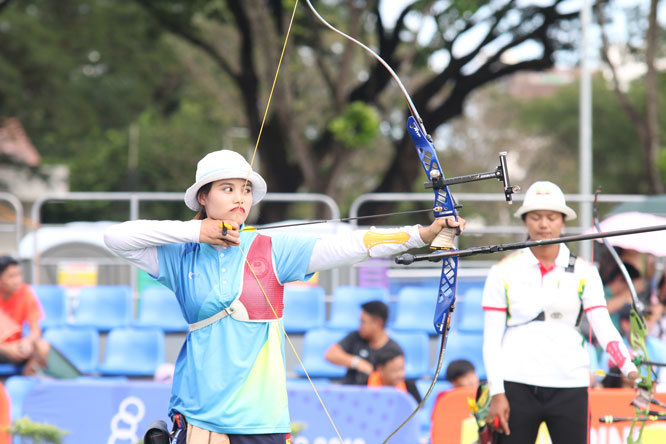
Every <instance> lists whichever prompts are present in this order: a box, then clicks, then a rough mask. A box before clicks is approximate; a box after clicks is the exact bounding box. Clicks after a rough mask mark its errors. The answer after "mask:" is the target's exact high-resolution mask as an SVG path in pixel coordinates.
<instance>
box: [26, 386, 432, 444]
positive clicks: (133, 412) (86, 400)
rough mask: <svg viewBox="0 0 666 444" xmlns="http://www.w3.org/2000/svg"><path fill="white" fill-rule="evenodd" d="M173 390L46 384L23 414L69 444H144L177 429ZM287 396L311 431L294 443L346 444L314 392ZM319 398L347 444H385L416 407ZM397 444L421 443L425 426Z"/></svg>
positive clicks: (386, 391) (355, 394) (396, 397)
mask: <svg viewBox="0 0 666 444" xmlns="http://www.w3.org/2000/svg"><path fill="white" fill-rule="evenodd" d="M170 391H171V386H170V385H169V384H162V383H155V382H133V381H123V380H105V379H91V378H81V379H78V380H41V379H39V380H36V381H35V384H34V385H32V387H31V388H30V389H29V390H28V392H27V394H26V395H25V397H24V399H23V403H22V412H21V413H22V416H27V417H29V418H30V419H31V420H33V421H37V422H44V423H48V424H53V425H55V426H57V427H59V428H61V429H63V430H67V431H68V432H69V435H67V437H66V438H65V441H64V444H90V443H99V444H104V443H106V444H136V443H137V442H138V441H139V440H140V439H141V438H142V437H143V434H144V433H145V430H146V428H147V427H148V426H149V425H150V424H151V423H152V422H153V421H155V420H157V419H164V420H165V421H167V424H169V427H171V425H170V423H169V421H168V418H167V416H166V415H167V409H168V405H169V396H170ZM287 391H288V395H289V408H290V413H291V420H292V423H298V424H299V425H300V426H301V427H302V428H303V430H302V432H301V433H299V434H298V435H297V436H295V437H292V440H291V442H292V444H339V440H338V439H337V435H336V433H335V430H334V429H333V426H332V425H331V423H330V422H329V420H328V418H327V415H326V413H325V412H324V410H323V408H322V406H321V404H320V403H319V401H318V400H317V397H316V395H315V393H314V391H313V390H312V388H311V387H310V386H309V385H305V384H300V383H299V384H297V385H290V384H288V386H287ZM319 393H320V395H321V397H322V399H323V401H324V403H325V405H326V408H327V409H328V411H329V413H330V414H331V417H332V418H333V421H334V422H335V425H336V426H337V427H338V429H339V431H340V434H341V435H342V438H343V440H344V442H343V444H376V443H377V442H381V441H383V440H384V438H386V436H387V435H388V434H389V433H390V432H391V431H393V429H395V428H396V427H397V426H398V425H399V424H400V423H401V422H402V421H403V420H404V419H405V418H407V416H408V415H409V414H410V413H411V412H412V410H413V409H414V408H415V407H416V402H415V401H414V399H413V398H412V397H411V396H410V395H408V394H405V393H402V392H399V391H397V390H395V389H392V388H378V389H368V388H366V387H359V386H339V385H330V386H324V387H321V388H320V389H319ZM391 442H392V443H393V444H400V443H402V444H414V443H417V442H419V424H418V419H415V420H413V421H411V422H410V423H409V424H408V425H407V426H405V427H404V428H403V430H401V431H400V432H399V433H398V435H396V436H395V437H394V439H392V440H391Z"/></svg>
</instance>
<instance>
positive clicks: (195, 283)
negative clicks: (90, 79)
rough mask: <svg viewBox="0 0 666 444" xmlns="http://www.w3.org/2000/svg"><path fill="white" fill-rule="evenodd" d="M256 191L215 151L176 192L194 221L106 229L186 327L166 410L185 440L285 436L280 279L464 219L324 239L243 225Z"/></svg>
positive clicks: (395, 248) (228, 154) (248, 172)
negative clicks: (174, 304) (172, 297)
mask: <svg viewBox="0 0 666 444" xmlns="http://www.w3.org/2000/svg"><path fill="white" fill-rule="evenodd" d="M265 193H266V183H265V182H264V179H263V178H262V177H261V176H260V175H259V174H258V173H256V172H254V171H252V169H251V166H250V165H249V164H248V163H247V161H246V160H245V159H244V158H243V157H242V156H241V155H239V154H237V153H235V152H233V151H228V150H221V151H215V152H212V153H209V154H208V155H206V156H205V157H204V158H203V159H202V160H201V161H199V163H198V166H197V172H196V180H195V183H194V184H193V185H192V186H191V187H190V188H189V189H188V190H187V192H186V193H185V203H186V204H187V206H188V207H189V208H190V209H192V210H194V211H198V212H199V213H198V214H197V216H196V217H195V219H194V220H191V221H185V222H182V221H148V220H138V221H131V222H125V223H122V224H119V225H116V226H113V227H111V228H110V229H109V230H108V231H107V232H106V235H105V242H106V244H107V245H108V247H109V248H110V249H111V250H112V251H114V252H115V253H116V254H118V255H120V256H121V257H123V258H125V259H126V260H128V261H129V262H131V263H133V264H135V265H136V266H137V267H139V268H140V269H142V270H145V271H146V272H147V273H149V274H150V275H151V276H152V277H154V278H155V279H157V280H158V281H159V282H161V283H162V284H164V285H165V286H167V287H168V288H170V289H171V290H173V291H174V293H175V294H176V297H177V298H178V301H179V303H180V306H181V309H182V312H183V315H184V316H185V319H186V320H187V322H189V323H190V333H189V334H188V335H187V339H186V341H185V344H184V345H183V347H182V349H181V351H180V354H179V356H178V360H177V362H176V369H175V375H174V380H173V387H172V395H171V400H170V406H169V413H170V415H171V416H172V418H175V421H174V422H175V423H176V424H177V425H178V424H181V425H182V430H186V431H187V433H186V436H187V443H188V444H192V443H194V444H198V443H208V442H209V440H210V442H221V443H224V442H229V443H231V444H236V443H237V444H255V443H256V444H274V443H279V444H285V442H287V439H288V432H289V430H290V421H289V412H288V409H287V391H286V385H285V383H286V371H285V362H284V345H283V344H284V341H283V337H282V330H281V328H280V326H279V320H280V319H281V317H282V307H283V304H282V292H283V287H282V286H283V284H284V283H286V282H291V281H296V280H307V279H309V278H310V276H311V275H312V274H313V273H315V272H317V271H321V270H326V269H330V268H334V267H338V266H341V265H350V264H353V263H357V262H361V261H363V260H366V259H368V258H369V257H378V256H390V255H394V254H398V253H401V252H404V251H406V250H408V249H411V248H418V247H422V246H425V245H427V244H429V243H430V242H431V241H432V240H433V239H434V237H435V236H436V235H437V234H438V233H439V232H440V231H441V230H442V229H443V228H444V227H445V226H450V227H454V228H459V229H463V228H464V225H465V222H464V220H462V219H459V220H458V221H454V220H451V219H448V220H446V219H437V220H435V221H434V222H433V223H432V224H431V225H430V226H428V227H421V226H406V227H402V228H399V229H394V230H374V229H373V230H370V231H356V232H353V233H351V234H344V235H337V236H331V237H326V238H322V239H316V238H312V237H303V236H289V235H274V236H270V237H269V236H264V235H261V234H259V233H257V232H256V231H243V227H244V223H245V220H246V219H247V217H248V214H249V212H250V209H251V207H252V206H253V205H256V204H257V203H259V202H260V201H261V199H262V198H263V197H264V195H265ZM179 436H181V437H182V438H179V440H176V442H179V443H180V442H184V436H185V434H184V433H182V432H180V434H179Z"/></svg>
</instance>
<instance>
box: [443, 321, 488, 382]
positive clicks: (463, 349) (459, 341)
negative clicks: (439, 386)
mask: <svg viewBox="0 0 666 444" xmlns="http://www.w3.org/2000/svg"><path fill="white" fill-rule="evenodd" d="M456 359H467V360H468V361H470V362H471V363H472V364H474V369H475V370H476V374H477V375H478V376H479V379H481V380H484V379H485V378H486V369H485V366H484V365H483V333H467V332H462V331H456V332H454V333H452V334H450V335H449V337H448V340H447V342H446V351H445V352H444V362H443V363H442V371H441V372H440V373H439V377H438V379H444V377H445V376H446V368H447V367H448V365H449V364H450V363H451V361H455V360H456ZM435 365H436V364H435ZM433 372H434V368H433Z"/></svg>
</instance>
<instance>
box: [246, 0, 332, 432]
mask: <svg viewBox="0 0 666 444" xmlns="http://www.w3.org/2000/svg"><path fill="white" fill-rule="evenodd" d="M297 8H298V0H296V3H295V4H294V10H293V11H292V13H291V19H290V20H289V27H288V28H287V34H286V36H285V39H284V44H283V45H282V52H281V53H280V60H279V61H278V66H277V69H276V71H275V77H274V78H273V85H272V86H271V91H270V93H269V95H268V103H266V109H265V110H264V116H263V118H262V120H261V126H260V127H259V134H258V135H257V142H256V143H255V145H254V151H253V152H252V158H251V159H250V170H249V171H248V173H247V177H246V178H245V184H244V186H243V192H244V190H245V189H246V188H247V184H248V182H249V181H250V174H251V172H252V166H253V165H254V160H255V158H256V155H257V150H258V148H259V141H260V140H261V135H262V133H263V131H264V125H265V123H266V117H267V116H268V109H269V108H270V106H271V100H272V98H273V92H274V91H275V85H276V84H277V79H278V75H279V73H280V67H281V66H282V59H283V58H284V53H285V51H286V49H287V42H288V41H289V35H290V34H291V28H292V25H293V23H294V17H295V16H296V10H297ZM240 250H241V253H242V254H243V258H244V259H245V263H246V264H247V267H248V269H249V270H250V272H251V273H252V276H254V279H255V280H256V281H257V285H259V288H260V289H261V292H262V293H263V295H264V297H265V298H266V302H268V305H269V306H270V307H271V311H273V315H274V316H275V320H276V321H278V324H279V325H280V328H281V330H282V333H283V334H284V336H285V338H287V342H289V346H290V347H291V349H292V351H293V352H294V355H296V359H297V360H298V363H299V364H300V366H301V368H302V369H303V372H304V373H305V376H306V377H307V378H308V381H309V382H310V385H311V386H312V389H313V390H314V392H315V395H317V399H318V400H319V403H320V404H321V406H322V408H323V409H324V412H326V416H327V417H328V420H329V421H330V423H331V425H332V426H333V429H334V430H335V434H336V435H337V436H338V439H339V440H340V442H341V443H342V442H344V440H343V439H342V436H341V435H340V432H339V431H338V428H337V427H336V425H335V422H334V421H333V418H332V417H331V414H330V413H329V412H328V409H327V408H326V405H325V404H324V401H323V400H322V399H321V396H320V395H319V391H318V390H317V387H315V385H314V382H313V381H312V378H310V374H309V373H308V371H307V370H306V369H305V366H304V365H303V361H302V360H301V357H300V356H299V354H298V352H296V347H294V344H293V342H291V338H290V337H289V335H288V334H287V331H286V330H285V329H284V325H283V324H282V323H281V322H279V320H280V318H279V316H278V314H277V311H276V310H275V308H274V307H273V304H272V303H271V301H270V299H269V298H268V295H267V294H266V292H265V291H264V287H263V286H262V285H261V282H260V281H259V278H258V277H257V275H256V273H255V272H254V269H252V266H251V265H250V261H248V259H247V254H246V253H245V252H244V251H243V249H242V248H241V249H240Z"/></svg>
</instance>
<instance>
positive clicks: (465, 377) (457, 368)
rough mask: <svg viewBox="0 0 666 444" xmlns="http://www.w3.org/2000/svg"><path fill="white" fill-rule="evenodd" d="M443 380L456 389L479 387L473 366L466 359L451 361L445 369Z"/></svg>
mask: <svg viewBox="0 0 666 444" xmlns="http://www.w3.org/2000/svg"><path fill="white" fill-rule="evenodd" d="M445 379H446V380H447V381H449V382H450V383H451V385H452V386H453V388H456V387H474V388H477V387H478V386H479V377H478V375H477V374H476V370H475V369H474V364H472V363H471V362H469V361H468V360H467V359H456V360H454V361H451V363H450V364H449V366H448V367H446V377H445Z"/></svg>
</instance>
